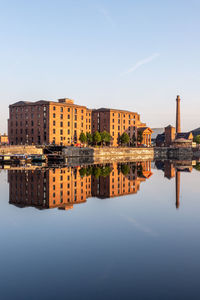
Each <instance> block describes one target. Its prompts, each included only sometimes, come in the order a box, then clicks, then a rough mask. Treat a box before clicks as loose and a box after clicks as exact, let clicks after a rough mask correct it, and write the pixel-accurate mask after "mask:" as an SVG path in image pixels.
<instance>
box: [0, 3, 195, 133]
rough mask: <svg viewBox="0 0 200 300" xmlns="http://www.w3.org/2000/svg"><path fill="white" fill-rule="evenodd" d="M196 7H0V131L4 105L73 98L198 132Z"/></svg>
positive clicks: (4, 124) (153, 124)
mask: <svg viewBox="0 0 200 300" xmlns="http://www.w3.org/2000/svg"><path fill="white" fill-rule="evenodd" d="M199 13H200V1H199V0H190V1H189V0H187V1H186V0H175V1H174V0H173V1H172V0H166V1H160V0H159V1H158V0H137V1H136V0H123V1H119V0H107V1H106V0H102V1H100V0H99V1H98V0H65V1H64V0H56V1H52V0H34V1H33V0H32V1H31V0H30V1H27V0H15V1H14V0H6V1H5V0H0V83H1V84H0V105H1V109H0V132H1V133H3V132H6V131H7V118H8V106H9V104H12V103H15V102H17V101H21V100H24V101H37V100H41V99H43V100H51V101H57V99H59V98H64V97H66V98H71V99H74V101H75V103H76V104H80V105H86V106H87V107H89V108H99V107H111V108H119V109H125V110H131V111H136V112H138V113H139V114H140V115H141V120H142V121H143V122H146V123H147V125H148V126H150V127H164V126H167V125H169V124H172V125H175V108H176V106H175V104H176V103H175V99H176V96H177V95H180V96H181V122H182V130H191V129H194V128H197V127H200V121H199V110H200V101H199V100H200V38H199V33H200V18H199Z"/></svg>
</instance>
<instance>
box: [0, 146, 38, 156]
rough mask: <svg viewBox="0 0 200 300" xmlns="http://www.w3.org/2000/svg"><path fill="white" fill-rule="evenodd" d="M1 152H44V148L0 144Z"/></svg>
mask: <svg viewBox="0 0 200 300" xmlns="http://www.w3.org/2000/svg"><path fill="white" fill-rule="evenodd" d="M0 154H1V155H3V154H28V155H29V154H43V148H42V147H41V148H39V147H36V146H21V145H20V146H17V145H16V146H15V145H11V146H0Z"/></svg>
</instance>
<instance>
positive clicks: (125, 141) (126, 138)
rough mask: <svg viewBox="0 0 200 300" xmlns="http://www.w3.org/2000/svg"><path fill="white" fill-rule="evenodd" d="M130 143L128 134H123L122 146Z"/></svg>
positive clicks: (121, 137)
mask: <svg viewBox="0 0 200 300" xmlns="http://www.w3.org/2000/svg"><path fill="white" fill-rule="evenodd" d="M129 141H130V138H129V136H128V134H127V133H126V132H124V133H122V135H121V136H120V142H121V144H122V145H125V144H128V143H129Z"/></svg>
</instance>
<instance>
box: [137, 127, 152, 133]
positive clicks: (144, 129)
mask: <svg viewBox="0 0 200 300" xmlns="http://www.w3.org/2000/svg"><path fill="white" fill-rule="evenodd" d="M146 130H147V131H150V132H153V130H152V129H151V128H150V127H138V131H141V132H144V131H146Z"/></svg>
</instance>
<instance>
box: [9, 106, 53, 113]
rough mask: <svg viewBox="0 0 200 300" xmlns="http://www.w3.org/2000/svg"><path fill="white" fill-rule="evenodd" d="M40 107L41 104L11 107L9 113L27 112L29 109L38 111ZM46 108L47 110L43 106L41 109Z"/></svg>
mask: <svg viewBox="0 0 200 300" xmlns="http://www.w3.org/2000/svg"><path fill="white" fill-rule="evenodd" d="M41 108H42V106H31V107H26V108H24V107H11V109H10V112H11V113H14V112H23V111H25V112H28V111H29V110H30V111H31V112H34V111H40V110H41ZM46 110H47V108H46V106H43V111H46Z"/></svg>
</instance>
